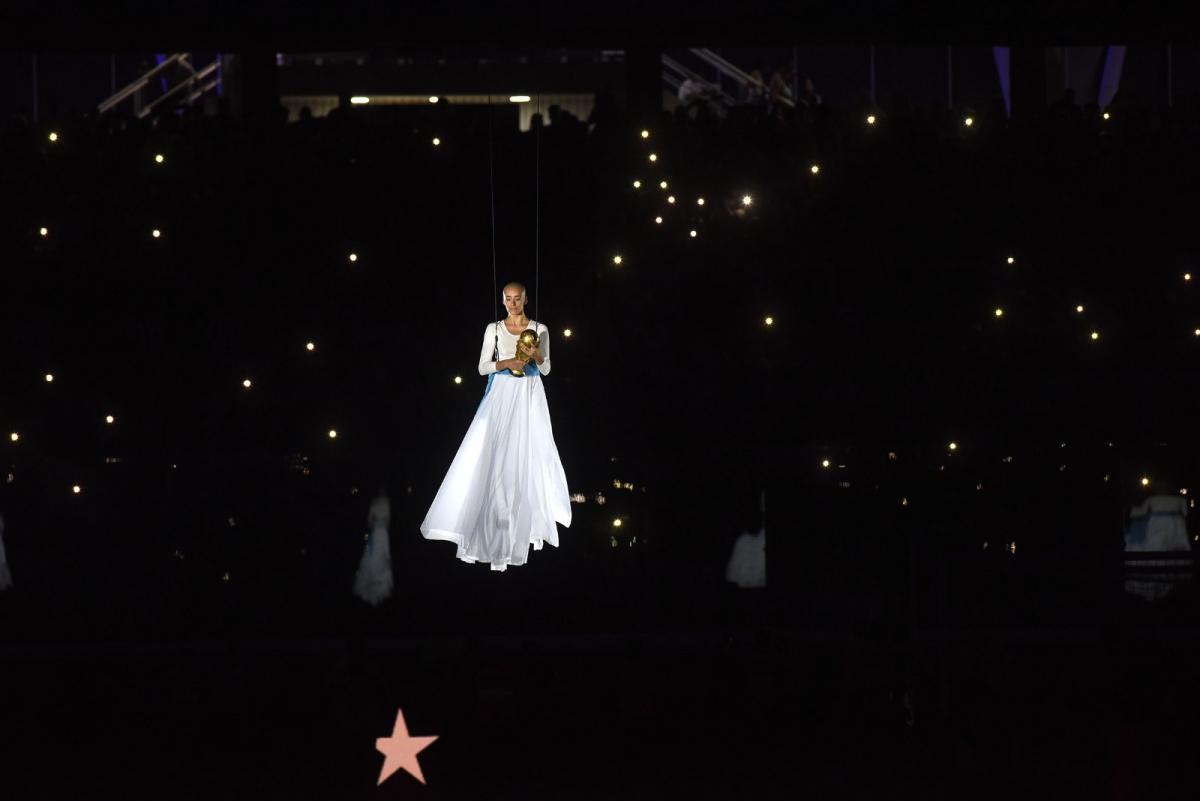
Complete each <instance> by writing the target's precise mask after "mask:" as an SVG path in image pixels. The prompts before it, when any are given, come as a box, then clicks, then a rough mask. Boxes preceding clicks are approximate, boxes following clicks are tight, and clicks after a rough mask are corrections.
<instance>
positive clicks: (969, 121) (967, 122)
mask: <svg viewBox="0 0 1200 801" xmlns="http://www.w3.org/2000/svg"><path fill="white" fill-rule="evenodd" d="M974 124H975V118H974V117H967V118H966V119H965V120H963V125H965V126H967V127H968V128H970V127H971V126H972V125H974Z"/></svg>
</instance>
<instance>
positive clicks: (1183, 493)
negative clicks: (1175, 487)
mask: <svg viewBox="0 0 1200 801" xmlns="http://www.w3.org/2000/svg"><path fill="white" fill-rule="evenodd" d="M1179 494H1180V495H1187V487H1181V488H1180V489H1179Z"/></svg>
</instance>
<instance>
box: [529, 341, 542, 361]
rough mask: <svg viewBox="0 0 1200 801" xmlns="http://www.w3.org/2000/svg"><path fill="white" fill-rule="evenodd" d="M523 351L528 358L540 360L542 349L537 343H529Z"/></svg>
mask: <svg viewBox="0 0 1200 801" xmlns="http://www.w3.org/2000/svg"><path fill="white" fill-rule="evenodd" d="M525 353H526V355H527V357H528V358H530V359H533V360H534V361H535V362H541V361H542V351H541V349H540V348H538V346H537V345H530V346H529V347H528V348H526V349H525Z"/></svg>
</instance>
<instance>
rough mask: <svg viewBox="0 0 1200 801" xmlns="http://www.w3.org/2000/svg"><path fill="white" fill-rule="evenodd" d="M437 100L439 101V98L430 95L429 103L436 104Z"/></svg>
mask: <svg viewBox="0 0 1200 801" xmlns="http://www.w3.org/2000/svg"><path fill="white" fill-rule="evenodd" d="M438 100H440V98H439V97H438V96H437V95H432V96H430V98H429V102H430V103H436V102H438Z"/></svg>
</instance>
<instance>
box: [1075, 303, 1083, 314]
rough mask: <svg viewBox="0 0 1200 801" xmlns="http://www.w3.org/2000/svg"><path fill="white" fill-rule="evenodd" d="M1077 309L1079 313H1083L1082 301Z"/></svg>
mask: <svg viewBox="0 0 1200 801" xmlns="http://www.w3.org/2000/svg"><path fill="white" fill-rule="evenodd" d="M1075 311H1076V312H1077V313H1079V314H1083V304H1082V303H1081V304H1079V305H1078V306H1076V307H1075Z"/></svg>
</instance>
